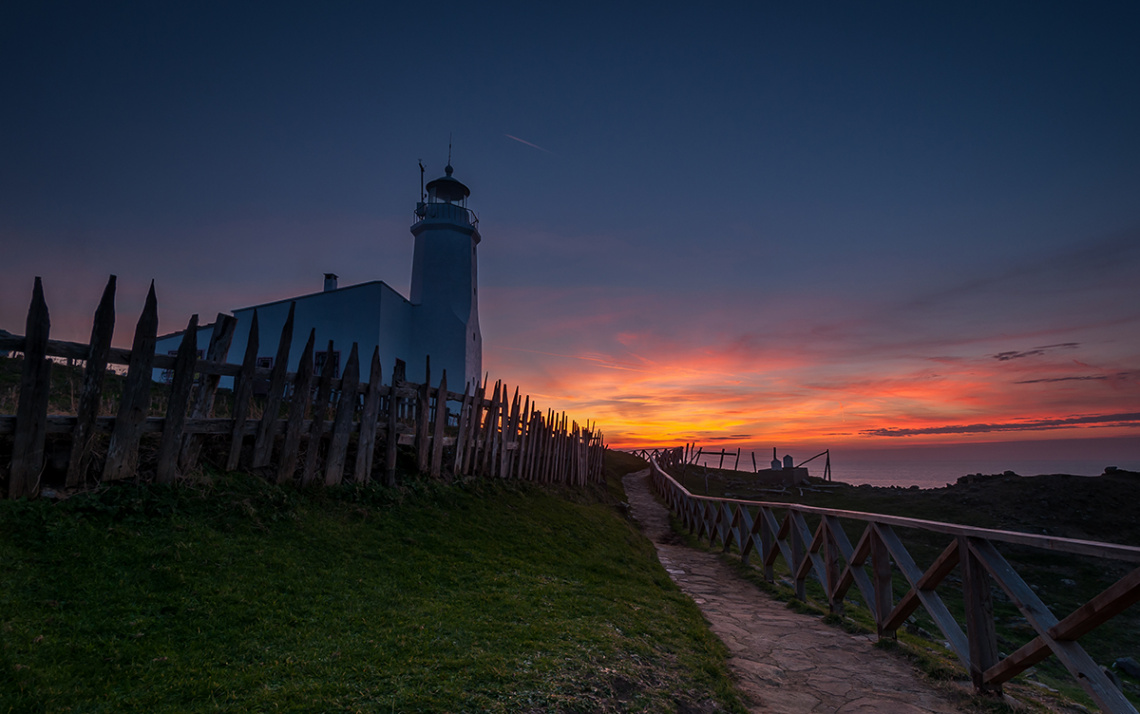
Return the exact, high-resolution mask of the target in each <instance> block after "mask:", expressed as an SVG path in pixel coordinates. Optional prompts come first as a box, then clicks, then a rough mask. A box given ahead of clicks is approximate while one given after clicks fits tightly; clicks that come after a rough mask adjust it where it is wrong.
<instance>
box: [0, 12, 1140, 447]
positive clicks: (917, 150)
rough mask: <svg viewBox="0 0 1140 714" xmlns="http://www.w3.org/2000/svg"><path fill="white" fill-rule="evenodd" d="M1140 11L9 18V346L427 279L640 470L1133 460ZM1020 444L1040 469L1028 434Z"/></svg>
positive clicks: (511, 370)
mask: <svg viewBox="0 0 1140 714" xmlns="http://www.w3.org/2000/svg"><path fill="white" fill-rule="evenodd" d="M1137 36H1140V5H1137V4H1136V3H1133V2H1089V3H1080V4H1078V3H1054V2H1002V3H992V2H954V3H914V2H897V3H896V2H866V3H847V2H816V3H801V2H797V3H772V2H748V3H731V2H723V3H670V2H659V3H653V4H629V3H616V4H615V3H604V4H603V3H597V4H593V3H498V2H481V3H452V2H436V3H432V4H423V3H348V2H329V3H305V4H300V3H288V2H277V3H252V2H251V3H220V2H219V3H212V2H195V3H182V2H171V3H114V4H111V5H108V4H94V3H91V4H78V3H53V2H30V1H26V0H16V1H15V2H7V3H3V4H0V67H3V70H2V71H0V328H2V329H7V330H8V331H10V332H16V333H22V332H23V321H24V315H25V314H26V310H27V305H28V300H29V296H30V293H31V287H32V282H33V278H34V276H42V277H43V281H44V289H45V293H46V296H47V300H48V305H49V308H50V309H51V311H52V336H53V337H55V338H58V339H70V340H76V341H86V338H87V334H88V333H89V330H90V319H91V314H92V313H93V311H94V308H95V305H96V303H97V302H98V298H99V295H100V293H101V291H102V287H103V285H104V283H105V282H106V280H107V276H108V275H109V274H115V275H117V276H118V284H119V294H118V310H119V314H120V321H119V324H120V327H119V329H118V331H117V333H116V342H117V343H119V344H123V345H126V344H129V342H130V325H132V324H133V322H134V319H135V318H134V315H137V313H138V312H139V310H140V309H141V305H142V301H143V298H144V296H145V292H146V290H147V287H148V286H149V283H150V281H151V280H152V279H153V280H154V281H155V284H156V290H157V293H158V298H159V315H160V321H161V323H160V330H161V331H163V332H168V331H174V330H177V329H180V328H181V327H183V326H184V325H185V324H186V321H187V320H188V319H189V316H190V315H191V313H198V314H200V315H202V316H203V320H204V321H209V320H212V318H213V315H214V314H215V313H217V312H229V311H231V310H233V309H235V308H239V307H244V306H247V305H252V304H257V303H260V302H265V301H269V300H276V299H280V298H284V297H289V296H294V295H301V294H307V293H310V292H315V291H318V290H320V286H321V280H322V273H324V272H334V273H337V274H338V275H339V276H340V284H341V285H342V286H343V285H349V284H354V283H359V282H366V281H369V280H383V281H385V282H387V283H389V284H390V285H392V286H393V287H395V288H396V289H397V290H399V291H400V292H401V293H403V294H405V295H406V294H407V291H408V283H409V281H410V266H411V253H412V237H411V235H410V233H409V231H408V228H409V226H410V224H411V222H412V210H413V208H414V205H415V202H416V200H417V199H418V197H419V190H420V187H419V180H420V177H419V168H418V162H419V161H423V163H424V165H425V166H426V167H427V173H428V176H427V177H428V179H431V178H434V177H436V176H439V175H442V173H443V167H444V165H445V164H446V163H447V160H448V142H449V140H450V142H451V144H452V149H451V152H452V153H451V161H452V164H453V165H454V166H455V176H456V178H458V179H460V180H462V181H463V182H464V183H466V184H467V185H468V186H469V187H470V188H471V198H470V200H469V206H470V207H471V208H472V209H473V210H474V211H475V212H476V213H477V214H478V216H479V218H480V231H481V233H482V235H483V241H482V243H481V244H480V246H479V271H480V275H479V280H480V297H481V301H480V322H481V326H482V332H483V344H484V355H483V361H484V368H485V369H486V370H488V371H489V373H490V374H491V379H492V380H495V379H502V380H504V381H505V382H507V383H508V384H510V385H512V386H515V385H517V386H519V387H521V389H522V391H523V392H524V393H528V394H530V395H532V396H533V397H534V398H535V399H536V400H537V401H538V404H539V406H540V408H551V409H555V410H559V411H563V410H564V411H566V412H567V413H568V414H570V415H571V416H572V417H573V418H575V419H577V420H579V421H580V422H581V421H586V420H594V421H596V422H597V424H598V425H599V427H600V428H601V429H602V430H603V431H604V432H605V434H606V436H607V440H608V441H609V443H610V444H611V445H613V446H616V447H632V446H663V445H674V444H679V443H684V442H697V443H699V444H702V445H708V446H710V448H711V447H715V448H721V447H722V446H728V447H730V448H736V446H743V447H744V448H758V449H764V448H770V447H771V446H774V445H777V444H780V445H784V446H795V447H796V448H801V449H813V448H816V447H819V448H836V447H841V448H848V449H890V448H899V447H907V448H911V447H916V446H931V447H935V446H937V447H945V446H947V445H953V444H972V443H980V442H987V443H989V442H1002V443H1009V444H1012V445H1013V446H1015V447H1020V448H1022V451H1027V450H1028V451H1031V450H1032V449H1034V448H1035V447H1036V446H1040V445H1042V444H1045V443H1046V442H1048V443H1049V444H1051V445H1053V446H1051V447H1050V448H1054V447H1055V444H1056V443H1061V444H1062V446H1063V445H1064V443H1065V442H1066V441H1067V440H1071V443H1073V444H1076V443H1081V444H1085V445H1087V444H1088V443H1090V442H1089V440H1090V439H1097V440H1099V442H1094V443H1103V444H1105V445H1106V448H1107V446H1109V445H1111V446H1112V448H1114V449H1116V450H1117V451H1116V452H1113V453H1121V454H1124V455H1125V456H1128V455H1132V456H1134V457H1135V458H1136V459H1137V460H1138V461H1140V280H1138V279H1137V275H1138V274H1140V271H1138V268H1140V131H1137V129H1136V127H1140V43H1137V42H1136V41H1135V38H1136V37H1137ZM1011 448H1012V447H1011Z"/></svg>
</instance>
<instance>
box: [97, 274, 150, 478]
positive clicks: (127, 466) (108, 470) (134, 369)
mask: <svg viewBox="0 0 1140 714" xmlns="http://www.w3.org/2000/svg"><path fill="white" fill-rule="evenodd" d="M157 335H158V300H157V299H156V298H155V296H154V281H153V280H152V281H151V282H150V292H149V293H147V296H146V305H144V306H143V311H142V315H140V316H139V321H138V323H137V324H136V326H135V338H134V342H133V343H132V345H131V359H130V364H129V365H128V367H127V381H126V384H124V385H123V399H122V401H121V402H120V403H119V414H118V416H117V417H115V428H114V430H113V431H112V432H111V443H110V444H109V445H108V446H107V462H106V465H105V466H104V468H103V480H104V481H114V480H117V479H122V478H129V477H131V476H136V475H137V471H138V462H139V440H140V439H141V438H142V427H143V423H144V422H145V421H146V416H147V412H148V411H149V409H150V385H151V381H152V379H153V374H152V370H153V365H154V345H155V338H156V337H157Z"/></svg>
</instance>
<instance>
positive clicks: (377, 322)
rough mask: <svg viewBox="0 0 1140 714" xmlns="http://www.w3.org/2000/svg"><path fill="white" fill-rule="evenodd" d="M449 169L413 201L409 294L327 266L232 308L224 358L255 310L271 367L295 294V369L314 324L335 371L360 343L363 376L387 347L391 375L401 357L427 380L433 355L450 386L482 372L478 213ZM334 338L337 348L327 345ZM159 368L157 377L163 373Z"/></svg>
mask: <svg viewBox="0 0 1140 714" xmlns="http://www.w3.org/2000/svg"><path fill="white" fill-rule="evenodd" d="M452 172H453V169H452V167H451V166H450V164H449V165H448V166H447V168H446V175H444V176H441V177H440V178H438V179H436V180H434V181H431V182H429V183H428V184H427V187H426V188H427V196H426V200H423V201H420V202H419V203H417V204H416V211H415V218H414V222H413V223H412V228H411V231H412V235H413V236H414V237H415V250H414V253H413V258H412V291H411V295H410V296H409V297H408V298H405V297H403V296H402V295H400V294H399V293H398V292H396V291H395V290H393V289H392V288H391V287H390V286H389V285H388V284H386V283H384V282H382V281H379V280H376V281H372V282H367V283H361V284H359V285H350V286H348V287H343V288H341V287H338V286H337V276H336V275H335V274H333V273H325V282H324V289H323V290H322V291H321V292H319V293H312V294H310V295H302V296H300V297H293V298H285V299H282V300H277V301H275V302H270V303H265V304H263V305H253V306H250V307H243V308H239V309H236V310H234V311H233V316H234V317H235V318H237V321H238V323H237V329H236V332H235V334H234V339H233V342H232V343H231V345H230V351H229V356H228V358H227V361H229V362H231V363H235V364H236V363H240V362H241V360H242V357H243V356H244V355H245V350H246V345H247V344H248V343H249V326H250V323H251V320H252V318H253V313H254V311H257V321H258V347H257V353H258V366H261V367H272V366H273V359H274V356H275V355H276V352H277V343H278V341H279V339H280V336H281V330H282V328H283V327H284V325H285V319H286V316H287V315H288V313H289V305H290V304H295V305H296V308H295V313H294V317H293V341H292V344H291V346H290V349H289V365H288V369H289V371H296V369H297V364H298V362H299V360H300V356H301V352H302V351H303V350H304V347H305V342H306V341H308V339H309V332H310V330H313V331H315V334H316V341H315V344H314V350H315V355H314V361H315V363H316V364H315V366H316V367H317V369H318V374H319V373H320V372H319V370H320V369H321V368H322V367H323V365H324V364H325V362H326V361H327V360H329V359H332V360H333V364H334V367H335V372H334V374H335V375H336V376H340V369H341V368H342V367H343V365H344V362H345V360H347V359H348V353H349V350H350V349H351V348H352V344H353V343H354V342H355V343H356V344H357V345H358V349H359V355H360V362H361V373H362V378H364V379H367V377H366V375H367V372H368V361H369V360H370V359H371V357H372V351H373V349H374V348H376V347H379V348H380V362H381V364H382V365H383V367H384V375H385V381H387V380H389V379H390V375H391V373H392V366H393V364H394V363H395V360H397V359H402V360H404V361H405V362H406V363H407V378H408V380H409V381H412V382H422V381H423V380H424V376H425V375H424V367H425V362H426V359H425V358H426V357H428V356H430V358H431V372H432V373H431V380H432V381H433V382H438V381H439V378H440V375H441V374H442V372H443V370H446V371H447V379H448V386H449V388H450V389H452V390H459V391H461V390H462V389H463V386H464V384H471V383H472V382H474V381H476V380H478V379H479V378H480V376H481V372H482V365H483V337H482V335H481V334H480V332H479V299H478V298H479V291H478V280H477V278H478V273H477V266H478V261H477V256H476V246H478V245H479V241H480V240H481V237H480V235H479V221H478V219H477V218H476V217H475V214H474V213H473V212H472V211H471V210H469V209H468V208H467V198H468V196H470V195H471V192H470V190H469V189H468V188H467V187H466V186H464V185H463V184H462V183H460V182H459V181H458V180H457V179H455V178H453V177H452ZM210 333H211V329H210V326H209V325H205V326H203V327H201V328H199V331H198V349H199V355H202V354H204V352H205V350H206V348H207V346H208V345H209V341H210ZM181 338H182V333H181V332H176V333H172V334H169V335H163V336H162V337H160V338H159V339H158V345H157V350H158V354H175V353H177V351H178V345H179V343H180V341H181ZM329 340H332V341H333V352H332V354H331V355H330V354H328V343H329ZM164 376H165V375H164V374H163V371H162V370H156V371H155V379H156V380H161V379H163V378H164Z"/></svg>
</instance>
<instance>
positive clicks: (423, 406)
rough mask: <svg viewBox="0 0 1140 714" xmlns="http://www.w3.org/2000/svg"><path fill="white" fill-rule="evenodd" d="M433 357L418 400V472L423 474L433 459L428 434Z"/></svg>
mask: <svg viewBox="0 0 1140 714" xmlns="http://www.w3.org/2000/svg"><path fill="white" fill-rule="evenodd" d="M430 391H431V355H428V357H427V367H426V368H425V370H424V383H423V384H422V385H421V386H420V389H419V395H418V399H417V400H416V470H417V471H419V472H420V473H421V474H426V473H427V472H428V461H429V460H430V458H431V449H430V446H429V443H428V442H429V440H430V439H431V435H430V434H429V433H428V420H429V419H430V418H431V413H430V409H429V406H430V403H431V398H430V396H429V393H430Z"/></svg>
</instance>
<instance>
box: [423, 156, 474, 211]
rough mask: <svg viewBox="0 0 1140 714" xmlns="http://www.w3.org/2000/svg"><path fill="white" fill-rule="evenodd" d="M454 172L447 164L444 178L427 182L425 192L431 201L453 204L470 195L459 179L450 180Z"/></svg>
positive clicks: (469, 191)
mask: <svg viewBox="0 0 1140 714" xmlns="http://www.w3.org/2000/svg"><path fill="white" fill-rule="evenodd" d="M454 170H455V169H453V168H451V164H448V165H447V168H445V169H444V172H445V173H446V174H447V175H446V176H440V177H439V178H437V179H436V180H434V181H429V182H428V185H427V191H428V196H429V197H430V198H431V199H433V200H437V201H447V202H448V203H453V202H462V201H464V200H466V199H467V197H468V196H470V195H471V190H470V189H468V188H467V187H466V186H464V185H463V183H462V182H461V181H459V179H456V178H452V176H451V174H452V172H453V171H454Z"/></svg>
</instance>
